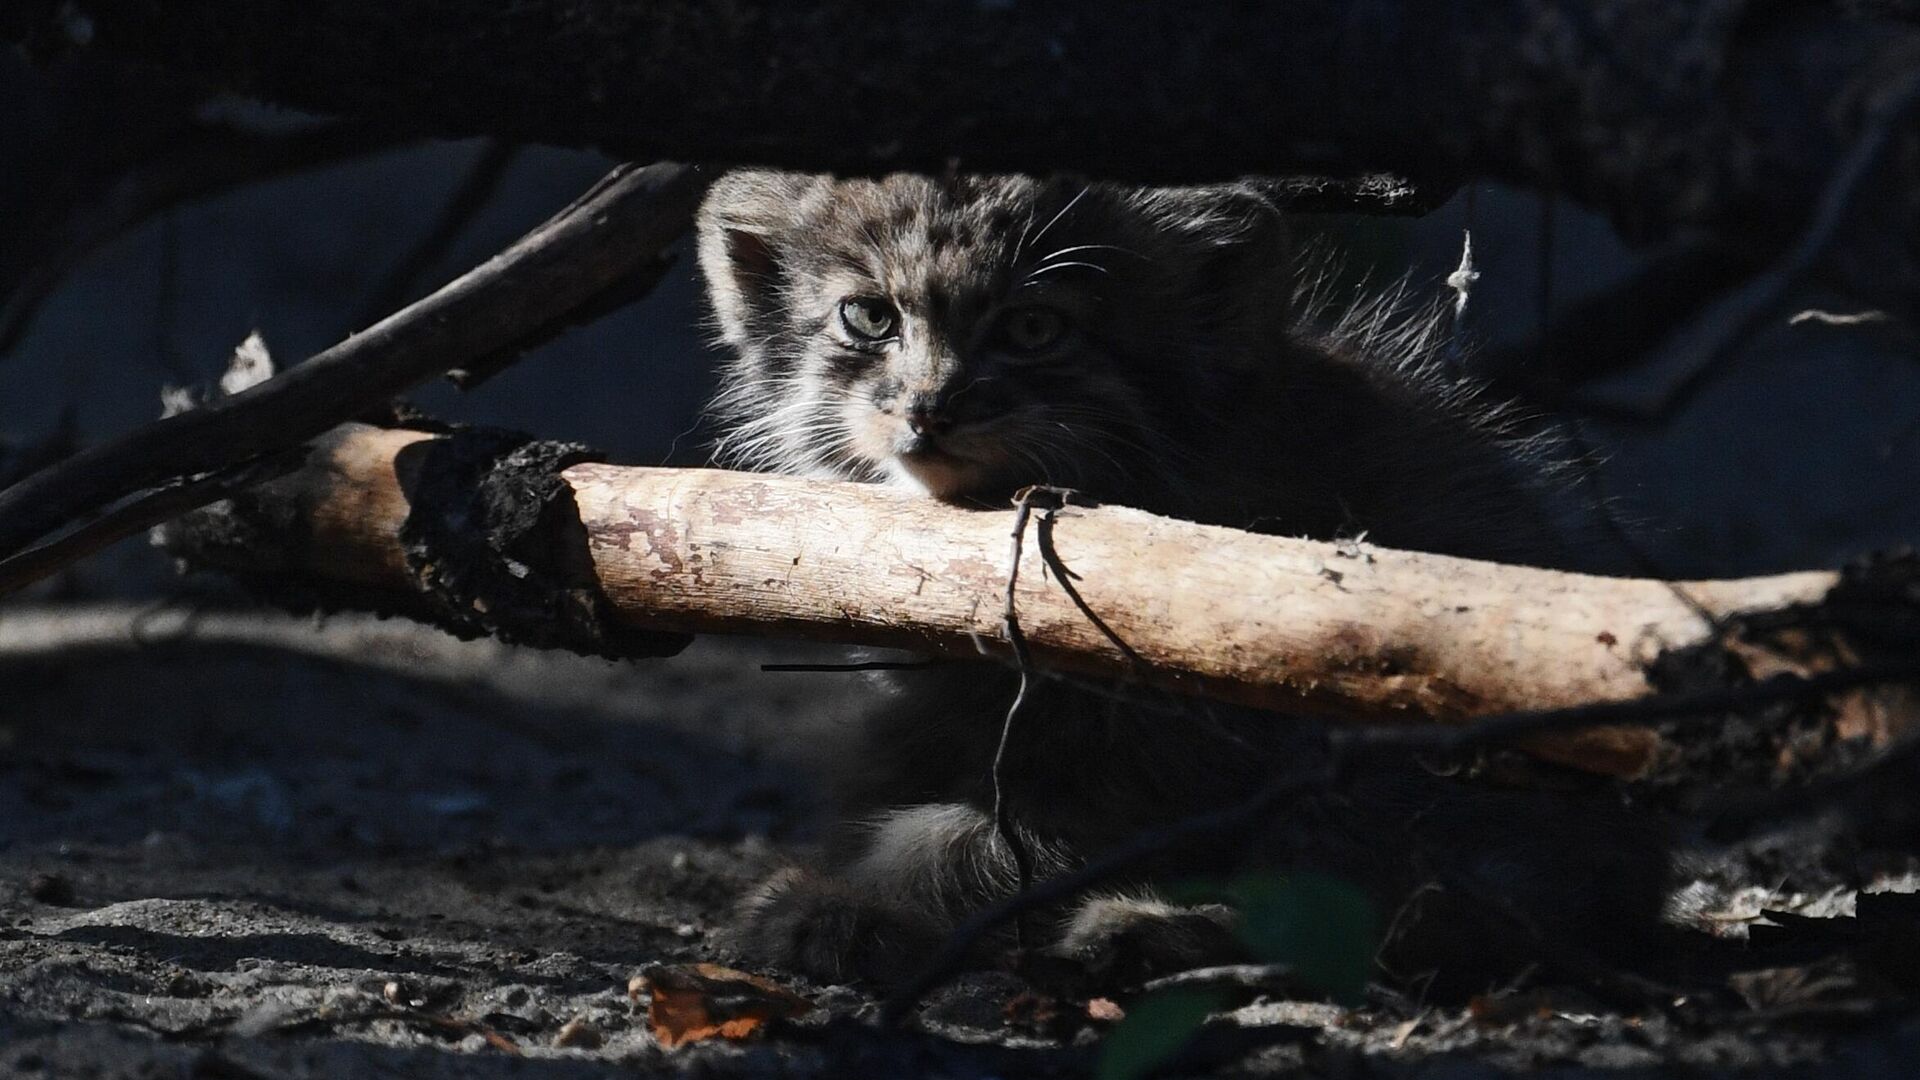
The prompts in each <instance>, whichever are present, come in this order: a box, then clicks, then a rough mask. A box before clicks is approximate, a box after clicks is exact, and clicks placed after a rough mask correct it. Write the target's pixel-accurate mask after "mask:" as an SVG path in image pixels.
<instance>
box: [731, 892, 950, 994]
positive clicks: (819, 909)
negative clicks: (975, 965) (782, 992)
mask: <svg viewBox="0 0 1920 1080" xmlns="http://www.w3.org/2000/svg"><path fill="white" fill-rule="evenodd" d="M944 939H945V935H944V934H943V933H942V931H941V929H940V927H939V926H938V925H936V924H935V922H934V921H933V920H932V919H929V918H927V917H925V916H922V915H919V914H916V913H915V912H913V911H911V910H909V909H907V908H904V907H900V906H898V905H893V904H887V903H883V902H881V901H878V900H876V899H874V898H873V897H872V895H871V894H870V893H865V892H861V891H859V890H857V889H855V888H854V887H853V886H852V885H850V884H849V883H847V882H845V881H841V880H839V879H836V878H831V877H826V876H824V875H821V874H817V873H814V872H812V871H808V870H804V869H800V868H797V867H796V868H790V869H787V870H782V871H780V872H779V873H777V874H775V875H774V876H773V877H771V878H769V879H768V880H767V881H766V882H764V883H763V884H761V885H760V886H759V887H758V888H757V889H755V890H754V891H753V893H752V895H750V896H748V897H747V899H746V901H745V902H744V903H743V904H742V905H741V908H740V919H739V924H738V928H737V929H736V931H735V934H734V944H735V947H736V948H737V949H738V950H739V951H740V952H741V953H742V954H743V955H745V956H746V957H747V958H748V959H750V960H754V961H757V962H759V963H763V964H767V965H770V966H773V967H778V968H782V969H784V970H787V971H792V972H797V973H799V974H802V975H805V976H807V977H808V978H810V979H814V980H816V981H819V982H824V983H845V982H862V983H867V984H869V985H873V986H880V987H886V986H892V985H895V984H897V983H900V982H902V981H904V980H906V979H908V978H910V977H912V975H913V974H914V973H915V972H916V971H918V970H919V967H920V965H921V964H924V963H926V961H927V959H928V957H930V956H932V955H933V954H934V952H935V951H936V950H938V948H939V947H940V945H941V943H942V942H943V941H944Z"/></svg>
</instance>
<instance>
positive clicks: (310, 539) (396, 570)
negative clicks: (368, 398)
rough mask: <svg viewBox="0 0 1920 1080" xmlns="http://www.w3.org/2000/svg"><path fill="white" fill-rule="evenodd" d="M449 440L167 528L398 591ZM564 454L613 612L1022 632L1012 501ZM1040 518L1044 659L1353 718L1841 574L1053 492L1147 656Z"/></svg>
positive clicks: (1458, 711) (1562, 744)
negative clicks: (1528, 546)
mask: <svg viewBox="0 0 1920 1080" xmlns="http://www.w3.org/2000/svg"><path fill="white" fill-rule="evenodd" d="M442 438H443V437H440V436H434V435H428V434H423V433H420V432H412V431H389V430H381V429H375V428H367V427H360V426H348V427H344V428H340V429H337V430H336V431H335V432H333V433H331V434H330V435H328V436H327V437H326V438H325V439H323V440H321V442H320V443H319V444H318V445H317V447H316V449H315V452H314V455H313V457H312V459H311V460H310V462H309V463H308V465H307V466H306V467H305V468H304V469H303V470H301V471H299V472H297V473H295V474H293V475H291V476H289V477H287V478H285V479H282V480H279V481H275V482H273V483H272V484H269V485H267V486H266V487H265V488H263V489H261V490H260V491H258V492H256V493H255V494H254V495H253V496H251V498H252V499H253V500H254V504H255V508H254V515H255V517H256V518H258V519H260V520H270V521H273V522H276V523H277V525H276V526H275V528H276V529H277V530H278V534H279V535H280V536H282V537H294V538H297V542H289V543H288V544H286V545H284V546H280V545H273V544H269V545H262V544H261V543H260V542H259V540H258V538H257V536H256V537H255V538H252V539H249V541H248V542H246V543H242V544H226V545H222V544H219V543H200V542H196V541H195V540H194V539H193V537H194V534H195V525H194V523H193V522H192V521H191V520H189V521H188V522H187V523H186V524H185V525H184V526H183V527H181V528H180V529H179V530H177V531H176V533H175V537H174V541H175V545H176V548H179V549H182V550H188V551H190V552H191V554H192V557H193V558H195V559H196V560H198V561H201V562H204V563H210V564H214V565H218V566H223V567H226V568H229V569H234V570H239V571H243V572H245V571H256V572H262V571H263V572H266V573H269V574H284V573H287V572H289V571H293V572H296V573H304V574H306V575H309V576H317V577H319V578H322V579H325V580H328V581H333V582H338V583H342V584H345V585H350V586H353V587H355V588H357V589H361V590H363V591H364V592H366V593H370V594H373V595H385V594H391V595H402V594H406V593H409V592H411V591H413V590H415V589H416V588H417V587H418V585H417V584H416V582H417V580H418V578H419V575H418V574H417V573H416V569H415V568H413V567H410V565H409V556H408V554H407V551H406V549H405V546H404V545H403V543H402V542H401V540H400V539H399V538H400V535H401V530H402V526H403V525H404V524H405V523H406V521H407V518H408V515H409V513H410V512H411V511H412V510H413V509H414V507H413V505H412V502H411V500H412V498H413V494H414V492H415V490H416V480H417V477H418V476H419V468H420V462H421V461H422V459H423V456H424V454H425V453H426V452H428V451H430V450H431V449H432V448H433V447H434V445H435V443H436V442H437V441H439V440H441V439H442ZM560 476H561V478H562V479H563V480H564V482H565V484H566V485H567V487H568V488H570V489H571V494H572V498H573V501H574V504H575V507H576V508H577V510H578V515H579V522H580V525H581V526H582V528H580V529H578V530H573V531H572V532H570V533H569V535H570V536H572V537H573V539H572V540H571V541H568V542H569V543H572V544H573V545H575V546H577V547H579V548H581V549H583V550H581V551H577V552H565V553H559V554H558V555H557V556H556V558H555V561H556V562H569V563H577V564H579V565H582V566H588V567H590V573H591V577H592V579H593V580H594V581H597V585H598V589H599V591H600V592H601V593H602V594H603V595H604V599H605V601H606V603H607V605H608V608H607V610H608V611H610V612H611V616H612V618H613V619H614V620H615V621H617V622H618V623H620V624H623V625H625V626H628V627H631V628H635V629H644V630H649V631H668V632H673V631H681V632H702V633H705V632H720V633H747V634H760V635H773V636H784V637H794V638H808V639H815V640H825V641H835V642H843V643H848V644H859V645H869V646H885V647H897V648H903V649H912V650H915V651H918V652H922V653H928V654H934V655H946V656H973V655H977V653H978V652H979V651H980V650H981V649H985V650H986V651H987V652H989V653H992V654H995V655H999V656H1006V655H1009V649H1008V647H1007V641H1006V634H1005V627H1004V624H1003V614H1004V607H1005V597H1006V589H1007V578H1008V570H1009V568H1010V560H1011V544H1010V531H1011V527H1012V524H1013V521H1014V513H1013V511H1011V510H1008V511H1004V512H995V511H981V510H968V509H963V508H959V507H954V506H948V505H944V504H941V503H939V502H936V501H934V500H931V499H928V498H925V497H923V496H916V495H913V494H910V493H906V492H901V491H894V490H890V489H886V488H881V487H875V486H868V485H859V484H847V483H834V482H825V481H817V480H805V479H798V478H794V477H784V476H768V475H758V474H747V473H731V472H724V471H718V470H708V469H659V468H630V467H620V466H613V465H605V464H597V463H587V464H578V465H573V466H571V467H568V468H566V469H564V470H563V471H562V472H561V473H560ZM263 508H264V509H263ZM1038 517H1039V514H1037V513H1036V515H1035V518H1036V520H1035V521H1034V522H1033V523H1030V525H1029V535H1028V537H1027V542H1026V543H1025V544H1024V545H1023V547H1022V554H1021V558H1022V565H1021V570H1020V574H1019V578H1018V586H1017V588H1016V590H1015V594H1014V602H1015V607H1016V610H1017V612H1018V615H1019V623H1020V626H1021V628H1022V630H1023V631H1024V634H1025V637H1026V639H1027V642H1028V643H1029V645H1030V647H1031V649H1032V654H1033V658H1034V660H1035V662H1036V663H1037V664H1039V665H1040V666H1042V667H1045V668H1049V669H1054V670H1061V671H1069V672H1075V673H1080V674H1086V675H1096V676H1103V677H1108V678H1113V679H1117V680H1128V679H1144V680H1146V681H1148V682H1150V683H1152V684H1154V685H1156V686H1161V687H1166V688H1171V689H1176V690H1180V691H1185V692H1189V693H1194V694H1200V695H1204V696H1207V697H1210V698H1215V699H1219V700H1223V701H1230V702H1237V703H1242V704H1248V705H1255V706H1260V707H1263V708H1270V709H1274V710H1279V711H1282V712H1290V713H1296V714H1303V715H1314V716H1325V717H1336V718H1343V719H1353V720H1416V721H1439V722H1443V723H1464V722H1467V721H1471V720H1472V719H1474V718H1475V717H1481V716H1490V715H1495V714H1503V713H1509V712H1513V711H1516V710H1539V709H1553V708H1560V707H1571V706H1577V705H1584V704H1589V703H1594V702H1618V701H1632V700H1635V699H1640V698H1645V697H1648V696H1650V695H1652V694H1654V693H1655V687H1654V685H1653V684H1652V683H1651V682H1650V681H1649V675H1648V665H1649V664H1650V663H1651V662H1652V661H1654V660H1655V659H1656V658H1658V657H1660V656H1662V655H1670V654H1672V653H1673V652H1674V651H1675V650H1680V649H1685V648H1688V647H1691V646H1697V645H1700V644H1703V643H1707V642H1711V641H1714V640H1715V639H1716V635H1718V634H1719V632H1720V631H1719V628H1717V627H1715V626H1711V625H1709V624H1708V622H1707V620H1706V619H1704V618H1703V613H1705V614H1709V615H1712V616H1715V617H1716V618H1715V621H1716V622H1718V621H1720V620H1721V619H1723V618H1724V617H1727V616H1731V615H1735V614H1737V613H1743V612H1756V611H1759V612H1767V611H1775V610H1778V609H1781V608H1784V607H1788V606H1791V605H1802V604H1812V603H1815V602H1818V601H1819V600H1821V598H1822V597H1824V596H1825V595H1826V594H1827V593H1828V591H1829V590H1830V589H1831V588H1832V587H1833V586H1834V585H1835V583H1836V581H1837V577H1838V576H1837V575H1836V574H1834V573H1829V572H1807V573H1794V574H1783V575H1779V576H1774V577H1763V578H1749V579H1744V580H1736V581H1708V582H1691V583H1681V584H1673V583H1668V582H1663V581H1654V580H1640V579H1627V578H1602V577H1591V576H1585V575H1579V574H1568V573H1561V572H1556V571H1550V570H1540V569H1533V568H1528V567H1520V566H1507V565H1500V564H1494V563H1486V562H1478V561H1474V560H1468V559H1458V558H1451V557H1446V556H1440V555H1429V554H1420V553H1415V552H1404V551H1391V550H1386V549H1381V548H1375V547H1372V546H1368V545H1364V544H1331V543H1321V542H1317V541H1310V540H1295V539H1287V538H1283V537H1276V536H1265V535H1259V534H1254V533H1246V532H1240V531H1237V530H1234V529H1226V528H1219V527H1215V526H1208V525H1196V524H1192V523H1190V522H1182V521H1176V520H1172V519H1168V518H1162V517H1157V516H1155V515H1152V514H1148V513H1144V512H1142V511H1138V510H1132V509H1127V508H1123V507H1098V508H1082V507H1067V508H1065V509H1062V510H1060V511H1059V512H1058V514H1057V517H1056V520H1055V521H1054V523H1053V525H1052V537H1051V539H1052V541H1053V547H1054V548H1055V550H1057V552H1058V554H1059V556H1060V558H1061V560H1062V562H1063V563H1064V565H1065V566H1066V567H1067V568H1068V569H1070V570H1071V571H1072V572H1073V573H1074V574H1075V575H1077V578H1076V581H1075V584H1076V586H1077V588H1078V590H1079V592H1080V593H1081V595H1082V596H1083V597H1084V599H1085V601H1086V603H1087V605H1088V608H1089V609H1090V610H1091V611H1092V612H1094V613H1095V614H1097V615H1098V616H1099V617H1100V618H1101V619H1102V620H1103V621H1104V622H1105V623H1106V624H1107V625H1108V626H1109V627H1110V628H1111V629H1112V631H1113V632H1114V634H1115V635H1116V636H1117V637H1118V638H1119V639H1120V640H1122V641H1124V642H1126V643H1127V645H1128V646H1129V647H1130V648H1131V649H1132V650H1133V651H1134V652H1135V653H1137V654H1138V656H1139V658H1140V661H1141V662H1143V663H1140V662H1136V661H1134V660H1132V659H1130V658H1129V657H1127V656H1126V655H1125V654H1124V653H1123V652H1122V651H1121V650H1120V649H1119V648H1118V647H1116V646H1115V644H1114V643H1113V642H1112V641H1111V640H1110V639H1109V638H1108V637H1107V636H1106V635H1105V634H1104V633H1103V632H1102V631H1101V630H1100V628H1098V627H1097V626H1095V625H1094V624H1093V622H1092V621H1091V620H1090V619H1089V618H1088V617H1087V615H1086V614H1085V613H1084V612H1083V611H1081V610H1080V609H1079V608H1078V607H1077V606H1076V605H1075V604H1074V602H1073V601H1072V599H1071V598H1070V597H1069V596H1068V595H1067V594H1066V592H1065V591H1064V590H1063V589H1062V588H1061V587H1060V584H1059V582H1058V581H1057V580H1056V579H1055V577H1054V575H1053V574H1052V573H1051V572H1050V571H1049V570H1048V569H1047V568H1046V567H1045V566H1044V561H1043V555H1042V552H1041V547H1040V545H1039V543H1038V542H1037V538H1036V536H1035V535H1034V534H1033V530H1036V529H1037V528H1038V527H1039V522H1038ZM1682 594H1684V596H1685V598H1686V599H1683V598H1682ZM1689 601H1691V604H1693V605H1697V607H1694V606H1690V605H1689ZM1659 745H1660V740H1659V739H1658V738H1657V736H1656V735H1655V734H1654V733H1653V732H1652V731H1651V730H1650V729H1645V728H1608V729H1601V730H1594V731H1585V732H1580V733H1576V734H1571V735H1556V736H1553V737H1551V738H1546V739H1543V740H1541V741H1539V742H1538V743H1536V744H1533V745H1531V746H1530V749H1533V750H1534V751H1535V752H1537V753H1539V754H1541V755H1542V756H1544V757H1548V758H1550V759H1553V760H1556V761H1560V762H1563V763H1566V764H1570V765H1574V766H1577V767H1580V768H1583V769H1588V770H1591V771H1597V772H1605V773H1612V774H1620V775H1631V774H1635V773H1638V772H1640V771H1643V770H1644V769H1645V768H1646V767H1647V766H1648V765H1649V764H1650V763H1651V762H1652V760H1653V759H1654V757H1655V755H1656V754H1657V752H1658V750H1659Z"/></svg>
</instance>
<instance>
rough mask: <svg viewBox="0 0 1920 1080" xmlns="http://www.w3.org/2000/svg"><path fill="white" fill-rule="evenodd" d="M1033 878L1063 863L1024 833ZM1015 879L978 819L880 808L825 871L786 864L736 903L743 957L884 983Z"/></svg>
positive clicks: (960, 809) (983, 818) (936, 809)
mask: <svg viewBox="0 0 1920 1080" xmlns="http://www.w3.org/2000/svg"><path fill="white" fill-rule="evenodd" d="M1027 847H1028V850H1029V851H1030V852H1031V853H1032V855H1033V857H1034V864H1035V866H1034V872H1035V874H1036V876H1037V877H1044V876H1046V875H1048V874H1052V873H1057V872H1059V870H1061V869H1063V868H1064V867H1065V866H1066V865H1067V863H1068V860H1067V858H1066V856H1065V855H1064V853H1063V852H1062V851H1061V850H1060V849H1059V848H1058V847H1057V846H1056V845H1048V844H1045V843H1042V842H1041V841H1039V840H1038V839H1037V838H1031V837H1029V838H1027ZM1018 883H1019V875H1018V871H1017V869H1016V867H1015V864H1014V861H1013V858H1012V855H1011V853H1010V852H1009V851H1008V850H1007V845H1006V844H1005V842H1004V841H1003V840H1002V839H1001V837H1000V835H999V834H998V832H997V831H996V830H995V829H994V825H993V820H992V818H990V817H989V816H988V815H986V814H984V813H982V812H980V811H979V810H976V809H974V808H973V807H970V806H965V805H961V804H958V803H936V804H930V805H926V806H913V807H906V808H902V809H897V810H890V811H886V812H885V813H882V814H880V815H878V816H877V817H875V818H873V819H871V820H870V821H869V822H867V823H865V824H864V825H863V826H862V827H861V836H860V842H859V844H858V845H857V846H856V848H855V850H854V854H853V857H851V858H849V859H847V860H844V861H843V862H842V863H841V864H840V865H839V866H837V867H835V868H834V869H833V870H832V871H831V872H825V873H823V872H819V871H813V870H806V869H798V868H796V869H789V870H785V871H782V872H781V873H779V874H777V875H775V876H774V877H773V878H772V879H770V880H769V881H767V882H766V883H765V884H763V885H762V886H760V888H759V889H757V890H756V891H755V892H754V894H753V895H752V896H750V897H749V898H748V900H747V902H746V903H745V905H743V908H742V912H741V914H742V923H743V929H742V930H741V933H740V936H739V938H738V942H739V945H740V948H741V950H742V951H743V952H745V953H746V954H747V955H748V956H749V957H751V958H753V959H755V960H759V961H761V962H763V963H767V964H771V965H774V966H777V967H782V968H787V969H790V970H794V971H799V972H802V973H804V974H806V975H808V976H810V977H813V978H817V979H821V980H824V981H829V982H845V981H849V980H859V981H863V982H868V983H874V984H879V985H888V984H891V983H895V982H898V981H900V980H902V979H906V978H908V977H910V976H911V975H913V974H914V972H915V971H917V970H918V968H919V965H921V964H924V963H926V962H927V960H928V959H929V958H930V957H931V956H932V955H933V952H934V951H935V950H937V949H938V948H939V946H940V945H941V944H942V943H943V942H944V941H945V939H946V935H947V934H949V933H951V932H952V930H953V927H954V925H955V924H956V923H957V922H959V920H961V919H963V918H965V917H966V916H967V915H969V914H971V913H972V912H974V911H976V910H978V909H979V908H980V907H982V906H984V905H986V904H988V903H991V902H993V901H995V900H998V899H1001V898H1003V897H1005V896H1008V895H1010V894H1011V893H1013V892H1014V891H1015V889H1016V888H1017V887H1018Z"/></svg>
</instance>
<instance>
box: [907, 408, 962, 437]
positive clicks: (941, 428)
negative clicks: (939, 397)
mask: <svg viewBox="0 0 1920 1080" xmlns="http://www.w3.org/2000/svg"><path fill="white" fill-rule="evenodd" d="M907 430H909V431H911V432H913V433H914V434H915V435H945V434H946V433H947V432H949V431H952V430H953V418H952V417H950V416H948V415H947V413H946V410H945V409H942V408H940V407H939V406H937V405H932V404H927V403H922V402H915V403H914V404H912V405H909V406H908V407H907Z"/></svg>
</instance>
